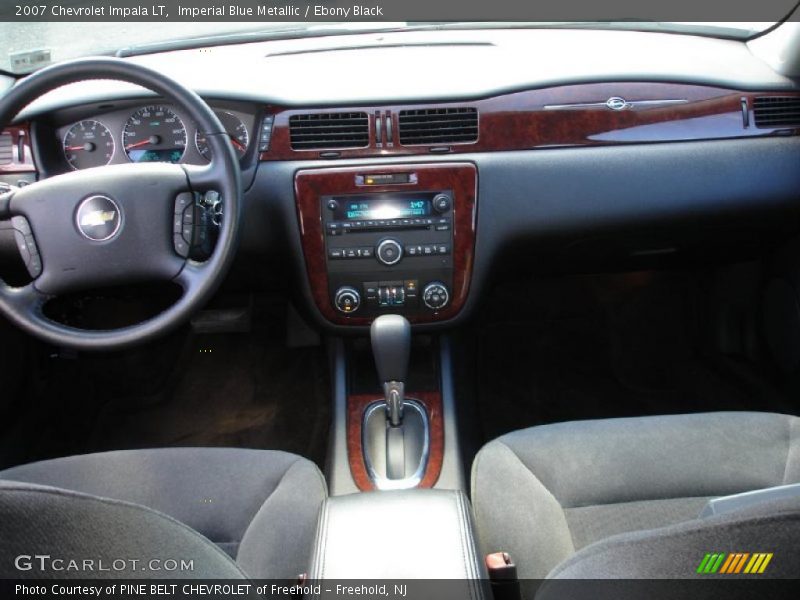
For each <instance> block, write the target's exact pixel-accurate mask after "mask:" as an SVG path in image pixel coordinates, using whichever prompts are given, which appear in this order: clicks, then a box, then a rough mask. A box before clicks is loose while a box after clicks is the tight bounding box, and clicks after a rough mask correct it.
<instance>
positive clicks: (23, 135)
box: [0, 123, 36, 174]
mask: <svg viewBox="0 0 800 600" xmlns="http://www.w3.org/2000/svg"><path fill="white" fill-rule="evenodd" d="M3 133H4V134H11V143H12V153H11V156H12V159H11V163H9V164H5V165H0V174H8V173H30V172H33V171H36V166H35V165H34V164H33V151H32V150H31V135H30V130H29V128H28V125H27V123H23V124H21V125H9V126H8V127H6V128H5V129H4V130H3ZM20 149H21V150H22V153H21V154H20V151H19V150H20Z"/></svg>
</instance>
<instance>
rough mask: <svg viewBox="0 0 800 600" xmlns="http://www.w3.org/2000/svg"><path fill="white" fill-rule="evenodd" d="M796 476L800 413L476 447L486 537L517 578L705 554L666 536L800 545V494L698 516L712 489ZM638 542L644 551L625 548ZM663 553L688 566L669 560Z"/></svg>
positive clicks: (607, 572)
mask: <svg viewBox="0 0 800 600" xmlns="http://www.w3.org/2000/svg"><path fill="white" fill-rule="evenodd" d="M797 482H800V418H797V417H792V416H787V415H779V414H769V413H753V412H722V413H704V414H692V415H672V416H662V417H642V418H627V419H608V420H596V421H576V422H570V423H558V424H554V425H543V426H538V427H533V428H530V429H524V430H520V431H516V432H513V433H510V434H507V435H504V436H502V437H500V438H498V439H497V440H495V441H493V442H490V443H489V444H487V445H486V446H484V447H483V449H481V451H480V452H479V453H478V455H477V457H476V459H475V462H474V464H473V470H472V502H473V506H474V509H475V516H476V525H477V530H478V537H479V539H480V543H481V549H482V550H483V551H484V552H486V553H489V552H497V551H506V552H509V553H510V554H511V555H512V557H513V558H514V559H515V561H516V562H517V565H518V571H519V574H520V577H521V578H526V579H535V580H539V579H544V578H546V577H548V575H549V576H551V577H568V578H582V577H589V578H597V577H615V576H616V577H648V576H649V577H683V576H684V575H685V576H690V575H691V574H692V573H693V572H694V568H695V567H696V566H697V563H699V561H700V558H702V556H703V555H702V554H700V557H699V558H698V557H697V556H696V553H692V552H683V553H681V552H672V553H671V554H669V553H667V554H664V553H663V552H661V551H658V549H659V548H660V549H661V550H663V549H664V548H665V547H667V546H669V548H670V549H675V548H681V547H684V548H687V547H689V546H687V544H688V540H689V539H692V540H694V541H693V542H692V544H690V545H691V547H692V549H696V548H695V546H697V548H700V547H706V548H709V549H711V550H715V551H716V550H723V549H725V547H726V540H727V545H728V546H731V547H730V548H728V550H729V551H746V550H747V548H745V547H736V546H737V544H746V543H747V540H749V541H750V542H753V540H758V539H759V536H761V539H764V540H765V542H769V543H767V544H766V546H769V547H773V546H775V547H777V546H780V545H781V544H784V548H785V547H786V544H789V546H790V547H791V548H792V549H793V550H794V551H795V552H796V551H797V550H798V549H800V535H798V534H800V530H798V527H800V502H798V501H797V500H795V501H793V502H792V501H789V502H788V503H787V502H783V503H775V504H774V506H771V507H770V506H767V505H764V506H762V507H758V508H753V509H749V510H748V511H742V512H741V513H739V514H735V513H734V514H730V515H718V516H713V517H709V518H706V519H700V518H698V517H699V513H700V512H701V510H702V509H703V507H704V506H705V504H706V503H707V502H708V500H709V499H711V498H715V497H720V496H727V495H731V494H739V493H742V492H748V491H752V490H758V489H763V488H769V487H774V486H781V485H786V484H793V483H797ZM775 515H780V518H779V519H778V520H777V521H773V520H771V519H772V518H773V517H774V516H775ZM753 523H756V526H753ZM759 528H761V529H759ZM764 528H765V529H764ZM745 531H747V532H748V533H747V535H750V536H751V537H750V538H743V537H741V536H743V535H744V533H742V532H745ZM780 532H783V533H780ZM786 532H789V533H786ZM792 532H793V533H792ZM737 536H739V537H737ZM681 544H683V546H681ZM715 544H717V545H715ZM752 545H753V544H752V543H751V546H752ZM755 545H756V546H758V544H755ZM761 545H762V546H763V545H764V544H761ZM633 548H636V549H637V553H636V556H637V557H638V560H632V559H631V557H630V556H629V555H628V554H630V553H631V552H632V549H633ZM757 550H758V548H752V549H751V551H757ZM769 551H772V550H769ZM697 552H699V550H697ZM626 553H628V554H626ZM664 556H672V557H677V558H675V560H685V561H687V564H690V566H689V567H687V566H686V565H685V564H683V563H681V564H677V563H676V564H672V565H671V567H672V569H671V568H670V565H669V564H666V563H668V562H669V561H665V559H664ZM776 556H777V555H776ZM648 560H652V561H655V562H653V563H652V564H650V563H648ZM691 564H694V567H692V566H691ZM784 566H786V565H784ZM770 568H771V569H774V572H776V573H777V572H780V569H781V565H778V564H777V563H773V565H772V566H771V567H770ZM793 569H794V567H792V569H790V572H792V570H793ZM794 571H795V572H794V576H798V575H800V570H797V569H794Z"/></svg>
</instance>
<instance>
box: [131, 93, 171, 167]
mask: <svg viewBox="0 0 800 600" xmlns="http://www.w3.org/2000/svg"><path fill="white" fill-rule="evenodd" d="M122 146H123V147H124V148H125V154H127V155H128V158H129V159H131V161H132V162H171V163H176V162H178V161H179V160H180V159H181V158H183V153H184V152H185V151H186V128H185V127H184V126H183V122H182V121H181V120H180V118H179V117H178V116H177V115H176V114H175V113H174V112H172V111H171V110H170V109H168V108H166V107H164V106H146V107H145V108H140V109H139V110H137V111H136V112H135V113H133V114H132V115H131V116H130V118H128V122H127V123H125V130H124V131H123V132H122Z"/></svg>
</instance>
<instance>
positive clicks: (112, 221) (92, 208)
mask: <svg viewBox="0 0 800 600" xmlns="http://www.w3.org/2000/svg"><path fill="white" fill-rule="evenodd" d="M75 225H76V226H77V228H78V231H79V232H80V234H81V235H82V236H83V237H85V238H86V239H87V240H91V241H93V242H105V241H107V240H110V239H111V238H113V237H114V236H115V235H117V233H118V232H119V229H120V226H121V225H122V212H121V211H120V209H119V206H117V203H116V202H114V201H113V200H112V199H111V198H109V197H108V196H102V195H99V194H98V195H95V196H89V197H88V198H86V199H85V200H84V201H83V202H81V203H80V205H78V210H77V212H76V213H75Z"/></svg>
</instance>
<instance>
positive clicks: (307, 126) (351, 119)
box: [289, 112, 369, 150]
mask: <svg viewBox="0 0 800 600" xmlns="http://www.w3.org/2000/svg"><path fill="white" fill-rule="evenodd" d="M289 133H290V135H291V139H292V150H321V149H329V148H363V147H365V146H367V145H369V121H368V119H367V113H365V112H340V113H319V114H304V115H292V116H291V117H289Z"/></svg>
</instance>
